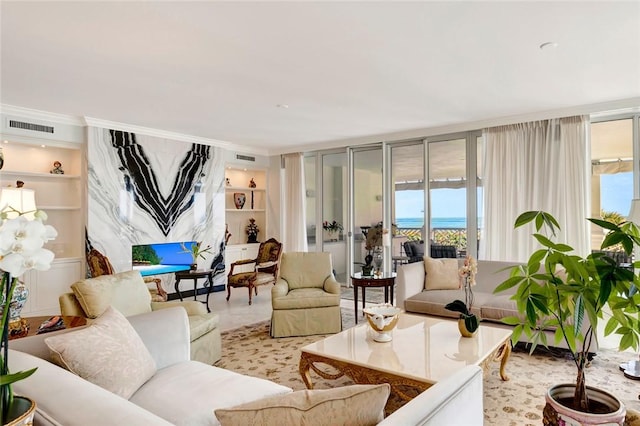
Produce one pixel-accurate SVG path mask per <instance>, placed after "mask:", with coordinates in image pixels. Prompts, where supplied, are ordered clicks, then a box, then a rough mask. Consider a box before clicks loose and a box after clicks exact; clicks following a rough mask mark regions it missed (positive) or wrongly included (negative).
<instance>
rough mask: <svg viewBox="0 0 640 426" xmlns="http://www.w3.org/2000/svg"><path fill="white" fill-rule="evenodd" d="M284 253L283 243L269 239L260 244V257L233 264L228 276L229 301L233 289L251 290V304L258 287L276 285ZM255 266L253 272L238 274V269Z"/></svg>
mask: <svg viewBox="0 0 640 426" xmlns="http://www.w3.org/2000/svg"><path fill="white" fill-rule="evenodd" d="M281 253H282V243H280V242H279V241H277V240H276V239H275V238H269V239H268V240H267V241H264V242H262V243H260V247H259V248H258V255H257V256H256V258H255V259H242V260H237V261H235V262H233V263H232V264H231V265H230V267H229V274H228V275H227V301H228V300H229V298H230V297H231V288H232V287H233V288H239V287H244V288H247V289H248V290H249V304H251V298H252V293H255V294H256V296H257V295H258V287H259V286H261V285H266V284H275V282H276V279H277V278H278V267H279V266H280V254H281ZM252 264H253V265H254V266H253V270H251V271H246V268H245V269H244V271H242V272H237V270H236V267H238V266H243V265H244V266H247V265H252Z"/></svg>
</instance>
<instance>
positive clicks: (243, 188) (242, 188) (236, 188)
mask: <svg viewBox="0 0 640 426" xmlns="http://www.w3.org/2000/svg"><path fill="white" fill-rule="evenodd" d="M224 189H226V190H227V191H260V192H264V191H266V189H264V188H249V187H248V186H225V187H224Z"/></svg>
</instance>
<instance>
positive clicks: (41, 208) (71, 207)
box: [38, 206, 82, 210]
mask: <svg viewBox="0 0 640 426" xmlns="http://www.w3.org/2000/svg"><path fill="white" fill-rule="evenodd" d="M81 209H82V207H80V206H38V210H81Z"/></svg>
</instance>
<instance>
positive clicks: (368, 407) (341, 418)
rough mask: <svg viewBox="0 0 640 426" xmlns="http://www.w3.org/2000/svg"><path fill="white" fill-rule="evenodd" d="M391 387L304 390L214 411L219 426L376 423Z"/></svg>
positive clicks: (370, 386)
mask: <svg viewBox="0 0 640 426" xmlns="http://www.w3.org/2000/svg"><path fill="white" fill-rule="evenodd" d="M390 389H391V387H390V386H389V384H387V383H383V384H380V385H352V386H343V387H339V388H334V389H322V390H303V391H298V392H293V393H290V394H288V395H284V396H282V395H279V396H276V397H268V398H264V399H261V400H258V401H254V402H249V403H247V404H242V405H238V406H236V407H232V408H223V409H218V410H216V411H215V414H216V417H217V418H218V420H219V421H220V424H222V426H244V425H262V426H280V425H306V426H323V425H324V426H330V425H347V424H348V425H350V426H369V425H376V424H378V423H379V422H381V421H382V420H383V419H384V406H385V404H386V403H387V399H388V398H389V392H390Z"/></svg>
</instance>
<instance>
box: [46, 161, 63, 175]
mask: <svg viewBox="0 0 640 426" xmlns="http://www.w3.org/2000/svg"><path fill="white" fill-rule="evenodd" d="M49 173H51V174H54V175H63V174H64V170H62V163H61V162H59V161H54V162H53V169H51V170H50V171H49Z"/></svg>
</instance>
